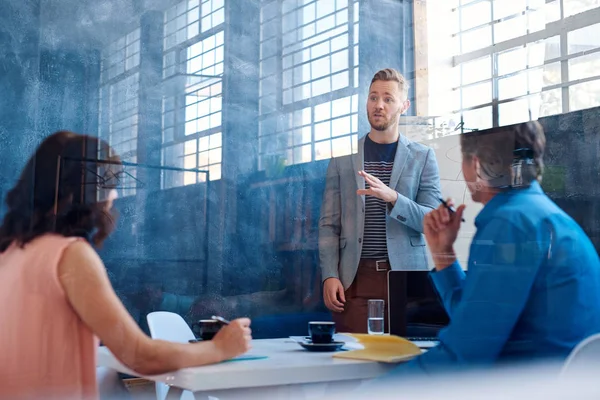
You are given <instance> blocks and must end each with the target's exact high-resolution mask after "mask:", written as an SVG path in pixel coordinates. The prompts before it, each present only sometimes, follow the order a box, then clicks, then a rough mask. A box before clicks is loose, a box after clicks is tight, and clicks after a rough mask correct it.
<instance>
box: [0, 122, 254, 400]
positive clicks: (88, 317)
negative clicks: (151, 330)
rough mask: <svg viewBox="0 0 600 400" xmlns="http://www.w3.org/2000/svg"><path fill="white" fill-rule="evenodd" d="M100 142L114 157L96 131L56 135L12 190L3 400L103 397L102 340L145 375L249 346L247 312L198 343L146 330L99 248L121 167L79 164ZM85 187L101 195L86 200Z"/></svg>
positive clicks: (4, 290)
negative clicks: (151, 334)
mask: <svg viewBox="0 0 600 400" xmlns="http://www.w3.org/2000/svg"><path fill="white" fill-rule="evenodd" d="M99 148H100V149H101V150H102V151H101V153H104V154H113V153H112V151H111V150H110V148H109V147H108V145H107V144H106V143H104V142H102V141H100V140H98V139H96V138H93V137H88V136H83V135H77V134H74V133H72V132H66V131H61V132H57V133H55V134H53V135H51V136H49V137H48V138H47V139H45V140H44V141H43V142H42V143H41V145H40V146H39V148H38V149H37V151H36V152H35V154H34V155H33V157H32V158H31V159H30V160H29V162H28V163H27V165H26V166H25V169H24V170H23V172H22V174H21V176H20V178H19V180H18V181H17V183H16V185H15V187H14V188H13V189H12V190H11V191H10V192H9V193H8V195H7V197H6V206H7V212H6V214H5V217H4V221H3V222H2V226H0V304H1V305H2V306H0V321H1V322H0V382H2V384H0V398H10V399H19V398H27V399H32V398H35V399H37V398H44V399H54V398H56V399H75V398H81V399H86V400H87V399H95V398H97V397H98V389H97V385H96V360H95V358H96V347H97V346H98V339H100V340H101V341H102V342H103V344H104V345H106V346H107V347H108V348H109V349H110V350H111V352H112V353H113V354H114V355H115V356H116V357H117V358H118V359H119V360H120V361H121V362H122V363H123V364H125V365H127V366H128V367H129V368H131V369H133V370H134V371H137V372H138V373H140V374H142V375H150V374H160V373H165V372H168V371H174V370H177V369H180V368H185V367H192V366H199V365H204V364H211V363H217V362H220V361H222V360H226V359H229V358H232V357H235V356H237V355H239V354H242V353H244V352H246V351H247V350H248V349H249V346H250V340H251V332H250V328H249V325H250V321H249V320H248V319H245V318H242V319H238V320H235V321H232V324H231V325H229V326H226V327H224V328H223V329H222V330H221V331H220V332H219V333H218V334H217V335H216V336H215V338H214V339H213V340H212V341H205V342H200V343H197V344H178V343H171V342H166V341H162V340H152V339H151V338H149V337H148V336H147V335H145V334H144V333H143V332H142V331H141V330H140V328H139V327H138V325H137V324H136V323H135V321H134V320H133V319H132V317H131V316H130V315H129V313H128V312H127V310H126V309H125V307H124V306H123V304H122V303H121V301H120V300H119V298H118V297H117V296H116V294H115V292H114V291H113V288H112V286H111V284H110V282H109V279H108V276H107V274H106V270H105V267H104V265H103V263H102V261H101V260H100V258H99V256H98V254H97V253H96V251H95V250H94V248H93V247H92V245H96V246H100V245H101V244H102V242H103V240H104V239H106V237H107V236H108V235H109V234H110V232H111V231H112V229H113V228H114V226H115V218H114V217H113V215H112V214H111V212H110V210H111V207H112V203H113V200H114V199H115V198H116V191H115V189H114V186H112V187H111V181H112V182H114V181H115V180H116V179H114V178H116V177H117V176H118V174H119V170H120V168H116V167H118V164H117V165H112V166H111V165H108V167H107V168H105V166H106V164H98V163H96V162H93V161H92V162H89V161H86V162H84V161H82V159H84V158H86V157H85V155H86V154H98V152H97V151H96V149H99ZM113 159H114V160H118V159H117V158H116V157H114V156H113ZM96 171H98V174H96ZM90 177H93V179H94V180H95V181H94V182H92V183H94V185H89V183H90ZM98 177H101V178H98ZM111 178H112V179H111ZM94 188H97V189H96V190H94ZM90 189H91V191H90ZM84 191H85V197H87V198H90V197H92V198H93V199H94V200H93V201H91V202H85V201H83V200H82V199H83V198H84V196H83V194H84V193H83V192H84ZM90 193H91V194H90ZM97 198H100V199H104V200H102V201H96V199H97Z"/></svg>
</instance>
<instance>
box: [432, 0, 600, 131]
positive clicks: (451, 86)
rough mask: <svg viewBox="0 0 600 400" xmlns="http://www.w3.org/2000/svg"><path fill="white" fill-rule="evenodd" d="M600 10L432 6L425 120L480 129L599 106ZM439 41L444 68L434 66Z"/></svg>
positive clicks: (548, 1) (586, 1)
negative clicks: (439, 118) (440, 118)
mask: <svg viewBox="0 0 600 400" xmlns="http://www.w3.org/2000/svg"><path fill="white" fill-rule="evenodd" d="M599 7H600V2H599V1H597V0H510V1H507V0H475V1H473V0H444V1H441V2H440V1H434V2H432V4H431V5H430V6H429V8H428V23H429V27H428V30H429V36H428V45H429V57H430V59H431V60H433V61H430V67H431V68H430V73H431V74H433V75H434V76H432V77H431V79H430V83H429V88H430V94H429V96H430V97H429V104H430V112H429V114H430V115H440V114H446V113H448V114H451V115H453V117H452V118H450V119H452V120H453V122H454V123H456V124H458V121H460V120H461V118H462V122H463V124H462V125H461V127H464V128H467V129H485V128H489V127H491V126H498V125H507V124H512V123H517V122H523V121H527V120H531V119H537V118H538V117H543V116H547V115H552V114H559V113H565V112H569V111H574V110H579V109H583V108H589V107H594V106H598V105H600V72H598V71H599V69H598V67H599V66H600V23H598V21H600V8H599ZM443 35H447V36H448V38H449V40H446V39H445V38H444V37H443ZM442 43H443V44H444V45H445V47H446V51H447V52H448V55H449V56H450V57H451V64H452V65H451V68H449V69H443V68H438V67H439V66H438V65H435V63H436V61H437V60H441V59H442V57H440V53H441V52H443V51H444V49H443V48H442V47H441V46H442V45H441V44H442ZM436 44H437V47H436ZM436 71H437V76H435V75H436ZM457 131H460V130H457Z"/></svg>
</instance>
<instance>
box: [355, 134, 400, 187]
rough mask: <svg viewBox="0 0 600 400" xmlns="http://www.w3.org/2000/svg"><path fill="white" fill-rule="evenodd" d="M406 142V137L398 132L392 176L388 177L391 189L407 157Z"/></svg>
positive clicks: (396, 183)
mask: <svg viewBox="0 0 600 400" xmlns="http://www.w3.org/2000/svg"><path fill="white" fill-rule="evenodd" d="M408 143H409V142H408V139H407V138H406V137H405V136H403V135H402V134H400V137H399V139H398V148H397V149H396V156H395V157H394V166H393V167H392V176H391V177H390V187H391V188H392V189H395V188H396V186H397V185H398V180H399V179H400V176H401V175H402V171H403V170H404V166H405V165H406V160H407V159H408V147H407V146H408ZM359 147H360V146H359Z"/></svg>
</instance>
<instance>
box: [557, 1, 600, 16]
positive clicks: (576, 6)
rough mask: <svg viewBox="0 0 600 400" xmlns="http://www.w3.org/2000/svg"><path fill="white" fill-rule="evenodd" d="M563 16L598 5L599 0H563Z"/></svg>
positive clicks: (599, 4) (599, 5)
mask: <svg viewBox="0 0 600 400" xmlns="http://www.w3.org/2000/svg"><path fill="white" fill-rule="evenodd" d="M563 4H564V8H565V17H570V16H571V15H575V14H579V13H582V12H585V11H588V10H592V9H594V8H598V7H600V0H564V1H563Z"/></svg>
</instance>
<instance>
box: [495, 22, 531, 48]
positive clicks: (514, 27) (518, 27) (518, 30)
mask: <svg viewBox="0 0 600 400" xmlns="http://www.w3.org/2000/svg"><path fill="white" fill-rule="evenodd" d="M525 33H527V19H526V17H524V16H520V17H516V18H511V19H509V20H506V21H503V22H500V23H498V24H494V43H500V42H504V41H506V40H509V39H512V38H516V37H519V36H523V35H525Z"/></svg>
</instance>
